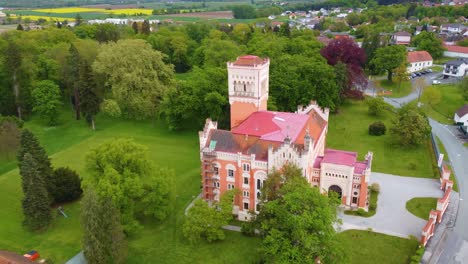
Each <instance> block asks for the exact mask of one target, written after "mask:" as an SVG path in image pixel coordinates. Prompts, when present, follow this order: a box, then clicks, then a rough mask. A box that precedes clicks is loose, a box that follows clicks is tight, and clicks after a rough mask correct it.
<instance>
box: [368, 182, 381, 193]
mask: <svg viewBox="0 0 468 264" xmlns="http://www.w3.org/2000/svg"><path fill="white" fill-rule="evenodd" d="M369 189H370V190H371V191H373V192H376V193H378V192H380V185H379V184H378V183H376V182H374V183H373V184H371V186H370V187H369Z"/></svg>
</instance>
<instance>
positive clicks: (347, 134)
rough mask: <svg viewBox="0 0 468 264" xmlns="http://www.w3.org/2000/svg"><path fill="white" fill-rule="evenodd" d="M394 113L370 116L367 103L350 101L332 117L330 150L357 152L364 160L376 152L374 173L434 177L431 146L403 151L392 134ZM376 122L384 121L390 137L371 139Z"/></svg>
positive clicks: (328, 144) (373, 137) (330, 123)
mask: <svg viewBox="0 0 468 264" xmlns="http://www.w3.org/2000/svg"><path fill="white" fill-rule="evenodd" d="M393 116H394V113H393V112H390V111H388V112H386V113H385V115H384V116H382V117H374V116H370V115H369V114H368V113H367V106H366V104H365V103H364V102H363V101H347V102H346V103H345V104H344V105H343V106H341V107H340V109H339V113H337V114H332V115H330V120H329V127H328V137H327V147H329V148H336V149H343V150H349V151H356V152H358V154H359V158H360V159H363V158H364V156H365V155H366V154H367V152H368V151H373V152H374V158H373V161H372V170H373V171H378V172H385V173H391V174H397V175H402V176H413V177H424V178H434V171H433V170H432V156H431V155H432V154H431V151H432V150H431V148H430V143H429V142H428V143H427V144H424V145H421V146H418V147H413V148H403V147H400V146H398V145H396V144H394V143H393V136H392V135H390V133H389V129H390V127H391V119H392V118H393ZM375 121H382V122H384V123H385V125H386V127H387V134H386V135H383V136H370V135H369V134H368V127H369V125H370V124H371V123H373V122H375Z"/></svg>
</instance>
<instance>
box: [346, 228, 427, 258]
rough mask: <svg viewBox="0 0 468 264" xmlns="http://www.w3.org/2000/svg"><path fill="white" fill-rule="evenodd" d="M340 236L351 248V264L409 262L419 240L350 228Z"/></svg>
mask: <svg viewBox="0 0 468 264" xmlns="http://www.w3.org/2000/svg"><path fill="white" fill-rule="evenodd" d="M338 237H339V238H340V239H341V240H342V241H343V243H344V245H345V246H346V247H348V248H350V249H352V250H349V251H348V252H349V254H350V262H349V264H375V263H379V264H407V263H409V262H410V258H411V256H412V255H413V254H414V253H415V251H416V249H417V247H418V244H419V243H418V241H416V240H410V239H404V238H399V237H394V236H389V235H384V234H380V233H374V232H369V231H360V230H348V231H344V232H342V233H340V234H339V235H338Z"/></svg>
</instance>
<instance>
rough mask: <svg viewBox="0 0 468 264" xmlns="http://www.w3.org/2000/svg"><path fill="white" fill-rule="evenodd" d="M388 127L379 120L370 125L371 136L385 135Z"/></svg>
mask: <svg viewBox="0 0 468 264" xmlns="http://www.w3.org/2000/svg"><path fill="white" fill-rule="evenodd" d="M386 131H387V128H386V127H385V124H384V123H383V122H382V121H377V122H374V123H372V124H370V125H369V135H371V136H381V135H385V132H386Z"/></svg>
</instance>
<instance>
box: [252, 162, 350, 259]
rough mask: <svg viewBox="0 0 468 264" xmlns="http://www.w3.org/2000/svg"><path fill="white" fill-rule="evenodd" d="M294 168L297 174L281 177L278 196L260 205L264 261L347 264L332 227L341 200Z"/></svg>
mask: <svg viewBox="0 0 468 264" xmlns="http://www.w3.org/2000/svg"><path fill="white" fill-rule="evenodd" d="M295 170H296V173H295V174H293V175H295V176H289V177H285V178H286V179H283V180H282V183H280V184H279V188H278V189H277V191H276V193H277V195H275V196H274V197H273V199H271V198H269V199H268V200H267V201H266V202H265V203H264V204H263V205H262V206H261V208H260V213H259V215H258V217H257V221H259V223H260V226H261V232H262V234H263V235H264V239H263V242H262V250H261V251H262V253H263V256H264V259H265V261H266V262H268V263H315V261H316V260H317V259H320V261H323V262H324V263H346V255H345V251H344V248H343V247H342V245H341V244H340V242H339V240H338V239H337V237H336V231H335V229H334V227H333V225H334V224H335V223H337V216H336V207H337V205H338V204H339V199H337V198H336V197H334V196H332V198H329V197H327V196H325V195H322V194H321V193H320V191H319V189H318V188H312V187H311V186H310V185H309V184H308V182H307V180H306V179H305V178H304V177H302V173H301V172H300V170H298V169H297V168H296V169H295ZM269 197H272V196H269Z"/></svg>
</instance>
